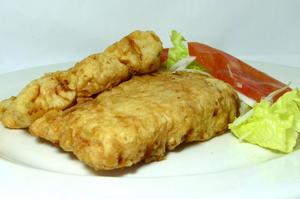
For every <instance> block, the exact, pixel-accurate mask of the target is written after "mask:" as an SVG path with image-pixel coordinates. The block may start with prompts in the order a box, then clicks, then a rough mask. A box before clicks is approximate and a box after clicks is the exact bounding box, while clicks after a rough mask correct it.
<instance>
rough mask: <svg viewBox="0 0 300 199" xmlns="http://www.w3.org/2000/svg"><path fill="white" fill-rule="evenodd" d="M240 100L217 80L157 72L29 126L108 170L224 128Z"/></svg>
mask: <svg viewBox="0 0 300 199" xmlns="http://www.w3.org/2000/svg"><path fill="white" fill-rule="evenodd" d="M239 104H240V102H239V98H238V96H237V94H236V93H235V91H234V90H233V89H232V87H231V86H229V85H228V84H226V83H224V82H222V81H221V80H218V79H215V78H211V77H206V76H203V75H201V74H195V73H187V72H178V73H175V74H172V73H170V72H164V71H162V72H161V71H160V72H157V73H153V74H149V75H144V76H136V77H133V78H132V79H131V80H129V81H127V82H123V83H122V84H120V85H119V86H116V87H114V88H113V89H111V90H110V91H105V92H103V93H101V94H99V95H98V97H97V98H96V99H92V100H90V101H87V102H85V103H82V104H79V105H75V106H73V107H71V108H69V109H67V110H65V111H59V110H53V111H50V112H48V113H46V114H45V115H44V116H43V117H41V118H39V119H38V120H36V121H35V122H34V123H33V124H32V125H31V126H30V128H29V130H30V132H31V133H32V134H33V135H35V136H39V137H42V138H44V139H47V140H49V141H51V142H52V143H54V144H56V145H59V146H60V147H61V148H63V149H64V150H65V151H69V152H73V153H74V154H75V155H76V156H77V157H78V158H79V159H80V160H81V161H82V162H84V163H85V164H87V165H89V166H90V167H92V168H94V169H95V170H111V169H116V168H123V167H130V166H132V165H133V164H136V163H138V162H140V161H143V160H144V161H146V162H150V161H155V160H161V159H163V158H164V156H165V155H166V151H168V150H172V149H174V148H175V147H177V146H178V145H179V144H181V143H184V142H192V141H204V140H208V139H210V138H212V137H214V136H216V135H219V134H222V133H224V132H225V131H226V130H227V126H228V123H230V122H232V121H233V120H234V118H235V117H236V116H237V115H238V109H239Z"/></svg>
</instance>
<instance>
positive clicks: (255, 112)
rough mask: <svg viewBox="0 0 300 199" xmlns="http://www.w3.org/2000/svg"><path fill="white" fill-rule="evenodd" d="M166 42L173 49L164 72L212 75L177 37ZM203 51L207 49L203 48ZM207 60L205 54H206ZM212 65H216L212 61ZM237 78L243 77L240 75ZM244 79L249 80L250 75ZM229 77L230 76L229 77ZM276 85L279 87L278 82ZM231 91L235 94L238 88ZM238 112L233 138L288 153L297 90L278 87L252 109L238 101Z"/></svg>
mask: <svg viewBox="0 0 300 199" xmlns="http://www.w3.org/2000/svg"><path fill="white" fill-rule="evenodd" d="M170 38H171V41H172V44H173V46H172V47H171V48H170V49H169V50H168V56H167V60H166V61H165V65H166V68H167V69H168V70H170V71H172V72H176V71H187V72H197V71H198V72H200V73H202V74H206V75H209V76H211V75H213V74H210V73H209V72H208V69H206V68H205V67H204V66H202V65H200V64H199V63H197V61H196V57H195V56H190V54H189V50H188V48H187V47H186V43H185V42H186V40H185V38H184V37H183V36H182V35H181V34H180V33H178V32H176V31H175V30H173V31H172V32H171V37H170ZM205 47H206V46H205ZM207 48H210V47H208V46H207ZM206 53H207V52H206ZM224 55H225V56H227V58H228V57H229V56H230V55H228V54H225V53H224ZM207 56H210V55H209V53H207ZM218 56H222V52H221V51H219V54H218ZM197 58H199V57H197ZM233 58H234V57H233ZM234 59H236V58H234ZM212 63H217V62H216V61H212ZM228 64H230V62H229V63H228ZM211 67H214V68H215V69H217V67H218V66H215V65H214V66H211ZM227 67H228V68H229V73H230V74H231V72H232V71H231V69H230V67H229V66H227ZM234 67H236V66H234ZM243 68H244V71H243V72H245V71H246V72H247V71H251V73H253V70H255V69H253V68H252V67H250V66H249V70H248V69H247V65H246V64H245V65H243ZM255 73H256V72H255ZM237 74H238V73H235V77H237V78H238V79H243V77H238V76H236V75H237ZM257 74H260V75H264V74H263V73H262V72H260V71H257ZM240 75H245V74H242V73H241V74H240ZM246 75H249V77H251V75H253V74H246ZM231 76H233V75H232V74H231ZM216 78H218V77H216ZM259 79H262V80H268V79H269V80H270V81H272V82H258V83H259V84H261V85H264V84H266V85H267V84H268V83H272V84H274V82H276V81H277V80H275V79H274V78H272V77H270V76H268V77H267V75H266V78H263V77H261V78H259ZM222 80H223V79H222ZM224 81H225V80H224ZM229 83H230V82H229ZM276 83H277V82H276ZM278 84H282V83H281V82H279V81H278ZM282 85H284V84H282ZM242 86H247V85H244V84H241V85H240V87H242ZM235 88H236V89H237V90H239V87H235ZM237 92H238V91H237ZM283 92H285V94H283V95H281V97H279V98H278V99H277V97H278V96H279V95H278V94H282V93H283ZM256 99H257V97H256ZM276 100H277V101H276ZM240 112H241V115H240V117H238V118H236V119H235V121H234V122H233V123H231V124H229V129H230V130H231V132H232V133H233V135H235V136H236V137H237V138H239V140H241V141H246V142H249V143H252V144H256V145H259V146H261V147H265V148H269V149H272V150H276V151H280V152H283V153H289V152H292V151H293V150H294V147H295V145H296V143H297V139H298V135H299V132H300V92H299V89H298V88H295V89H293V90H292V89H290V88H289V84H288V85H285V86H282V87H281V88H279V89H277V90H275V91H274V90H273V92H271V93H270V94H269V95H268V96H266V97H263V96H262V97H261V100H260V101H259V102H258V103H256V104H254V106H253V107H250V106H248V105H247V104H246V103H245V102H243V101H241V108H240Z"/></svg>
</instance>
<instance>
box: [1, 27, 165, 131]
mask: <svg viewBox="0 0 300 199" xmlns="http://www.w3.org/2000/svg"><path fill="white" fill-rule="evenodd" d="M161 51H162V43H161V41H160V39H159V38H158V36H156V35H155V33H153V32H151V31H145V32H142V31H135V32H132V33H131V34H129V35H128V36H126V37H124V38H123V39H122V40H120V41H119V42H116V43H115V44H113V45H112V46H110V47H108V48H107V49H106V50H105V51H104V52H102V53H98V54H94V55H91V56H89V57H87V58H85V59H83V60H82V61H80V62H79V63H77V64H75V65H74V67H72V68H70V69H69V70H66V71H59V72H54V73H49V74H46V75H44V76H43V77H41V78H39V79H36V80H33V81H32V82H31V83H30V84H29V85H27V86H26V87H25V88H24V89H23V90H22V91H21V92H20V94H19V95H18V96H17V97H11V98H9V99H7V100H3V101H2V102H0V120H1V121H2V123H3V125H4V126H6V127H9V128H26V127H28V126H29V125H30V124H31V123H32V122H33V121H34V120H36V119H37V118H39V117H41V116H42V115H43V114H44V113H46V112H47V111H48V110H51V109H57V110H64V109H66V108H68V107H70V106H72V105H74V104H76V102H77V99H80V101H84V98H86V97H90V96H92V95H95V94H97V93H100V92H102V91H104V90H107V89H110V88H112V87H113V86H115V85H117V84H119V83H120V82H122V81H125V80H128V79H129V78H130V77H131V76H132V75H134V74H137V75H140V74H145V73H149V72H153V71H155V70H157V69H158V68H159V65H160V61H159V55H160V52H161Z"/></svg>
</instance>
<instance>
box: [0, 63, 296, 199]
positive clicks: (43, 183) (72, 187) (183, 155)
mask: <svg viewBox="0 0 300 199" xmlns="http://www.w3.org/2000/svg"><path fill="white" fill-rule="evenodd" d="M249 63H250V64H251V65H253V66H255V67H257V68H258V69H260V70H262V71H265V72H267V73H268V74H271V75H272V76H274V77H275V78H277V79H280V80H282V81H284V82H289V81H291V82H292V87H296V86H298V87H299V86H300V80H299V76H300V68H292V67H286V66H280V65H274V64H267V63H260V62H249ZM71 65H72V63H65V64H58V65H49V66H46V67H38V68H32V69H27V70H23V71H17V72H12V73H8V74H4V75H1V76H0V99H3V98H6V97H8V96H11V95H16V94H17V93H18V92H19V91H20V89H21V88H23V86H24V85H25V84H26V83H28V82H29V81H30V80H32V79H34V78H36V77H39V76H40V75H41V74H43V73H45V72H49V71H55V70H59V69H65V68H68V67H69V66H71ZM299 160H300V151H299V150H296V151H295V152H293V153H291V154H289V155H282V154H279V153H274V152H271V151H269V150H266V149H263V148H260V147H257V146H255V145H251V144H247V143H240V142H239V141H238V140H237V139H236V138H234V137H233V136H232V135H231V134H230V133H227V134H225V135H222V136H219V137H216V138H214V139H212V140H210V141H208V142H203V143H194V144H189V145H185V146H183V147H179V149H177V150H175V151H173V152H169V153H168V155H167V158H166V160H164V161H160V162H154V163H150V164H139V165H137V166H134V167H133V168H129V169H124V170H121V171H111V172H94V171H93V170H91V169H89V168H88V167H86V166H84V165H83V164H82V163H81V162H79V161H78V160H77V159H76V158H74V157H73V156H72V155H70V154H68V153H65V152H63V151H62V150H60V149H58V148H56V147H53V146H52V145H50V144H48V143H47V142H44V141H43V140H41V139H38V138H35V137H33V136H30V135H29V134H28V132H26V131H25V130H8V129H5V128H3V127H2V126H0V190H1V191H0V197H1V198H18V197H24V196H26V197H25V198H27V197H29V196H30V198H54V197H61V196H64V197H67V198H69V197H76V198H77V197H85V198H92V197H98V198H100V197H101V198H120V197H122V198H136V197H142V198H155V197H159V198H160V197H169V198H183V197H188V198H199V197H202V198H221V197H222V198H240V197H242V198H293V197H295V198H300V161H299ZM3 196H6V197H3Z"/></svg>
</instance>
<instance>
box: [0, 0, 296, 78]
mask: <svg viewBox="0 0 300 199" xmlns="http://www.w3.org/2000/svg"><path fill="white" fill-rule="evenodd" d="M299 8H300V1H297V0H285V1H273V0H263V1H261V0H241V1H237V0H227V1H218V0H198V1H197V0H190V1H179V0H174V1H166V0H160V1H159V0H152V1H146V0H132V1H122V0H110V1H101V0H98V1H97V0H86V1H80V0H75V1H71V0H51V1H38V0H27V1H21V0H14V1H10V0H2V1H0V24H1V25H0V44H1V45H0V73H5V72H9V71H15V70H19V69H22V68H29V67H34V66H40V65H47V64H53V63H61V62H68V61H75V60H80V59H82V58H84V57H85V56H87V55H89V54H91V53H95V52H98V51H101V50H102V49H103V48H105V47H106V46H107V45H109V44H111V43H112V42H114V41H116V40H118V39H120V38H121V37H122V36H124V35H125V34H127V33H129V32H131V31H132V30H135V29H142V30H146V29H148V30H154V31H155V32H157V34H159V35H160V37H161V39H162V40H163V42H164V45H165V46H166V47H167V46H169V45H170V42H169V38H168V37H169V33H170V30H171V29H176V30H178V31H180V32H181V33H182V34H183V35H184V36H185V37H186V38H187V39H188V40H194V41H200V42H204V43H207V44H210V45H212V46H214V47H217V48H220V49H223V50H225V51H227V52H229V53H231V54H233V55H235V56H237V57H240V58H242V59H248V60H257V61H264V62H271V63H279V64H283V65H289V66H296V67H300V56H299V55H300V39H299V35H300V20H299V19H300V12H299Z"/></svg>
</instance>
